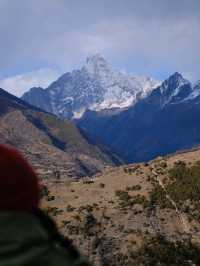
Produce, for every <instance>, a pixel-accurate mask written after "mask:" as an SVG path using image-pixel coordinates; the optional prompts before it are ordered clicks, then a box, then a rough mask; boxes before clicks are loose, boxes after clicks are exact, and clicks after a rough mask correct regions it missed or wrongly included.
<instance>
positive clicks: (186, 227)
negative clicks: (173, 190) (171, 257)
mask: <svg viewBox="0 0 200 266" xmlns="http://www.w3.org/2000/svg"><path fill="white" fill-rule="evenodd" d="M152 173H153V174H154V176H155V178H156V181H157V182H158V184H159V185H160V187H161V188H162V189H163V190H164V192H165V194H166V198H167V199H168V200H169V201H170V203H171V204H172V206H173V207H174V209H175V211H176V213H177V215H178V217H179V220H180V224H181V225H182V228H183V231H184V233H186V234H189V233H190V226H189V223H188V221H187V218H186V217H185V215H184V214H182V212H181V211H180V210H179V209H178V207H177V205H176V202H175V201H174V200H173V199H172V198H171V197H170V195H169V194H168V192H167V190H166V188H165V186H164V184H163V182H162V180H161V179H160V177H159V174H158V173H157V172H156V171H155V170H154V169H153V170H152Z"/></svg>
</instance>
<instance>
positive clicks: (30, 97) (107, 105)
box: [22, 54, 159, 119]
mask: <svg viewBox="0 0 200 266" xmlns="http://www.w3.org/2000/svg"><path fill="white" fill-rule="evenodd" d="M158 84H159V82H158V81H156V80H154V79H152V78H149V77H146V76H134V75H129V74H125V73H122V72H120V71H117V70H115V69H113V67H112V66H111V65H110V64H109V63H108V62H107V61H106V60H105V59H104V58H103V57H102V56H101V55H100V54H95V55H93V56H90V57H88V58H87V60H86V64H85V65H84V66H83V67H82V68H81V69H80V70H73V71H72V72H71V73H66V74H64V75H62V76H61V77H60V78H59V79H58V80H57V81H55V82H53V83H52V84H51V85H50V86H49V87H48V88H46V89H43V88H40V87H39V88H32V89H30V91H29V92H27V93H25V94H24V95H23V97H22V99H23V100H25V101H27V102H29V103H31V104H33V105H35V106H38V107H40V108H42V109H44V110H46V111H49V112H52V113H54V114H56V115H58V116H59V117H62V118H70V119H71V118H79V117H81V116H82V115H83V113H84V112H85V111H86V110H87V109H90V110H95V111H99V110H103V109H113V108H127V107H128V106H130V105H132V104H133V103H135V102H137V101H138V100H139V99H142V98H144V97H146V96H147V95H148V94H149V93H150V92H151V91H152V89H153V88H155V87H156V86H157V85H158Z"/></svg>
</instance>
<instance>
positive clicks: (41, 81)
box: [0, 69, 59, 96]
mask: <svg viewBox="0 0 200 266" xmlns="http://www.w3.org/2000/svg"><path fill="white" fill-rule="evenodd" d="M58 75H59V74H58V72H57V71H56V70H52V69H40V70H37V71H33V72H29V73H25V74H23V75H16V76H12V77H7V78H5V79H2V80H0V87H1V88H4V89H6V90H7V91H8V92H10V93H12V94H14V95H16V96H22V95H23V93H24V92H26V91H27V90H28V89H30V88H32V87H39V86H40V87H43V88H46V87H47V86H48V85H49V84H50V83H51V82H52V81H54V80H55V79H56V78H57V77H58Z"/></svg>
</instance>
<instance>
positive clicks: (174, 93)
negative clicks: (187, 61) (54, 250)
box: [78, 73, 200, 162]
mask: <svg viewBox="0 0 200 266" xmlns="http://www.w3.org/2000/svg"><path fill="white" fill-rule="evenodd" d="M199 92H200V83H198V82H197V83H196V84H195V85H194V86H192V84H191V83H190V82H189V81H187V80H186V79H184V78H183V76H182V75H181V74H179V73H174V74H173V75H171V76H170V77H169V78H168V79H166V80H165V81H164V82H163V83H162V84H161V85H160V86H158V87H157V88H156V89H154V90H153V91H152V92H151V93H150V94H149V95H148V96H147V97H146V98H144V99H142V100H140V101H138V102H137V103H136V104H135V105H133V106H131V107H130V108H128V109H127V110H125V111H123V112H121V113H117V114H110V115H107V114H106V112H105V111H104V112H94V111H89V110H88V111H87V112H86V113H85V114H84V116H83V117H82V118H81V119H80V120H79V121H78V124H79V126H80V127H81V128H83V129H84V130H87V132H88V134H90V135H91V136H93V138H95V139H98V140H99V141H101V142H102V143H104V144H105V145H108V146H109V147H111V149H112V150H113V151H115V152H116V153H117V154H120V155H121V156H122V158H123V159H124V160H125V161H126V162H134V161H147V160H150V159H152V158H154V157H156V156H159V155H165V154H168V153H173V152H176V151H177V150H180V149H187V148H191V147H193V146H195V145H198V144H199V143H200V117H199V113H200V94H199Z"/></svg>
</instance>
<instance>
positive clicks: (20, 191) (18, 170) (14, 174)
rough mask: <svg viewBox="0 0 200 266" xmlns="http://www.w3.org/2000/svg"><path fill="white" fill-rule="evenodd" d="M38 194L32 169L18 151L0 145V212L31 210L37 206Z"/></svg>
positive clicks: (36, 182)
mask: <svg viewBox="0 0 200 266" xmlns="http://www.w3.org/2000/svg"><path fill="white" fill-rule="evenodd" d="M39 194H40V191H39V183H38V178H37V175H36V174H35V172H34V171H33V169H32V167H31V166H30V165H29V164H28V162H27V161H26V160H25V159H24V158H23V156H22V155H21V154H20V153H19V152H18V151H16V150H15V149H13V148H11V147H7V146H5V145H0V211H1V210H22V211H23V210H33V209H35V208H37V207H38V205H39V198H40V196H39Z"/></svg>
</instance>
